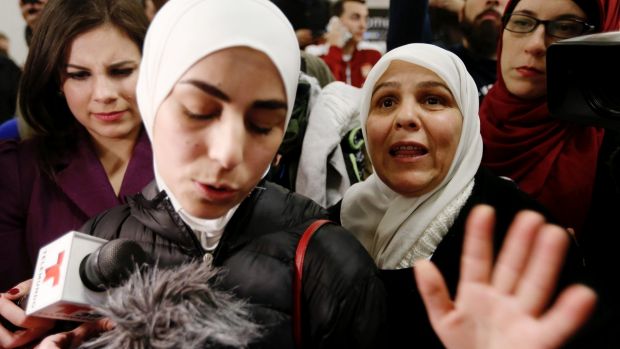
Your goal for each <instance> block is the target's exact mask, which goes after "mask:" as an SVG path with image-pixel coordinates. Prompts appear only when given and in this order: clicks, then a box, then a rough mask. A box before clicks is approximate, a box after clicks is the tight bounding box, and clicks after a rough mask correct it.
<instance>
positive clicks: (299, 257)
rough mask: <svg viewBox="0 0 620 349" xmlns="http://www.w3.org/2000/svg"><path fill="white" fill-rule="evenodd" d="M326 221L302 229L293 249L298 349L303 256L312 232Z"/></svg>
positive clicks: (295, 329)
mask: <svg viewBox="0 0 620 349" xmlns="http://www.w3.org/2000/svg"><path fill="white" fill-rule="evenodd" d="M326 223H331V222H330V221H329V220H327V219H319V220H317V221H314V222H313V223H312V224H310V226H309V227H308V228H307V229H306V231H304V234H303V235H302V236H301V239H299V243H298V244H297V250H296V251H295V280H293V336H294V338H295V345H296V346H297V348H298V349H300V348H301V285H302V284H301V277H302V273H303V268H304V257H305V255H306V248H308V243H309V242H310V239H311V238H312V235H314V233H315V232H316V231H317V230H318V229H319V228H320V227H321V226H323V225H324V224H326Z"/></svg>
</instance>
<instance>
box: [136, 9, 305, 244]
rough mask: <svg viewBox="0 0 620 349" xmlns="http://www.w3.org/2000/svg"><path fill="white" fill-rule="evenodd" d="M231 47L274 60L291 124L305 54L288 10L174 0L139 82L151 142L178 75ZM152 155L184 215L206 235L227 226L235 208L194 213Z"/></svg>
mask: <svg viewBox="0 0 620 349" xmlns="http://www.w3.org/2000/svg"><path fill="white" fill-rule="evenodd" d="M231 47H249V48H252V49H255V50H257V51H260V52H263V53H264V54H266V55H267V56H268V57H269V58H270V59H271V61H272V62H273V64H274V65H275V67H276V68H277V70H278V72H279V73H280V77H281V78H282V81H283V83H284V87H285V91H286V97H287V104H288V109H287V114H286V123H285V128H286V125H288V122H289V120H290V117H291V113H292V111H293V104H294V101H295V92H296V89H297V80H298V77H299V68H300V53H299V45H298V43H297V38H296V36H295V32H294V30H293V27H292V26H291V24H290V23H289V21H288V20H287V19H286V17H285V16H284V14H282V12H281V11H280V10H279V9H278V8H277V7H276V6H275V5H274V4H272V3H271V2H270V1H268V0H171V1H169V2H168V3H167V4H166V5H164V7H163V8H162V9H161V10H160V11H159V12H158V13H157V15H156V16H155V19H154V20H153V22H152V23H151V25H150V27H149V30H148V32H147V35H146V39H145V43H144V50H143V56H142V63H141V65H140V74H139V78H138V85H137V100H138V107H139V108H140V113H141V115H142V120H143V122H144V126H145V128H146V131H147V133H148V135H149V138H151V141H153V125H154V124H155V116H156V114H157V111H158V109H159V106H160V105H161V104H162V102H163V101H164V100H165V99H166V97H167V96H168V95H169V93H170V92H171V90H172V88H173V87H174V85H175V84H176V82H177V81H178V80H179V78H181V76H182V75H183V74H184V73H185V72H186V71H187V70H188V69H189V68H190V67H192V66H193V65H194V64H195V63H197V62H198V61H200V60H201V59H202V58H204V57H205V56H207V55H209V54H211V53H214V52H216V51H219V50H222V49H226V48H231ZM153 159H154V166H155V180H156V181H157V185H158V187H159V188H160V189H161V190H165V191H166V192H167V193H168V196H169V197H170V200H171V202H172V204H173V205H174V207H175V209H177V211H178V212H179V213H180V215H181V217H182V218H183V220H184V221H185V222H186V223H188V225H189V226H190V227H192V228H193V229H194V230H200V231H202V232H203V233H204V232H206V233H207V235H213V233H215V234H217V233H220V232H221V231H223V229H224V227H225V225H226V224H227V222H228V220H229V219H230V218H231V217H232V214H233V213H234V210H235V209H236V208H234V209H231V210H230V211H229V212H228V213H227V214H225V215H224V216H223V217H220V218H219V219H214V220H205V219H200V218H198V217H192V216H190V215H189V214H188V213H187V212H184V211H183V209H182V207H181V206H180V203H179V202H178V200H177V199H176V198H175V197H174V194H173V193H172V192H171V191H170V190H169V189H168V186H167V185H166V183H165V182H164V181H163V179H162V178H161V176H160V175H159V171H158V165H157V164H158V154H157V152H154V154H153Z"/></svg>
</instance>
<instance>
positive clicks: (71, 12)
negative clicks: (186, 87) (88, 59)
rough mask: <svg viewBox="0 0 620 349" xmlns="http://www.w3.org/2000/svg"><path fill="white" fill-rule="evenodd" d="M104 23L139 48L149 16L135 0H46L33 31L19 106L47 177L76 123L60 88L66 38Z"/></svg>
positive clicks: (68, 145) (67, 145)
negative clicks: (35, 142) (114, 28)
mask: <svg viewBox="0 0 620 349" xmlns="http://www.w3.org/2000/svg"><path fill="white" fill-rule="evenodd" d="M104 24H110V25H112V26H114V27H116V28H118V29H119V30H120V31H122V32H123V33H125V34H126V35H127V36H128V37H129V39H131V41H133V42H134V43H135V44H136V45H137V46H138V48H139V49H140V51H142V44H143V43H144V37H145V35H146V28H147V27H148V19H147V18H146V15H145V13H144V9H143V8H142V7H140V3H139V2H138V1H135V0H87V1H85V0H55V1H50V2H49V3H48V4H47V5H46V6H45V8H44V9H43V13H42V14H41V19H40V20H39V23H38V25H37V30H35V32H34V36H33V38H32V42H31V45H30V49H29V52H28V58H27V59H26V64H25V66H24V73H23V75H22V78H21V82H20V85H19V107H20V108H21V112H22V114H23V117H24V119H25V121H26V122H27V123H28V125H29V126H30V127H32V129H33V131H34V133H35V137H37V142H38V147H37V148H38V154H37V157H38V161H39V165H40V166H41V170H43V171H44V172H45V173H46V174H47V175H49V176H50V177H52V178H53V177H54V169H53V164H54V162H55V161H56V160H57V159H59V158H61V157H62V156H63V155H64V154H66V152H67V151H68V150H69V149H71V147H73V146H74V145H75V143H76V138H77V137H76V134H77V131H78V130H80V127H81V126H80V125H79V123H78V122H77V120H76V119H75V117H74V116H73V114H72V113H71V111H70V110H69V106H68V105H67V101H66V100H65V98H64V96H62V95H61V93H60V85H61V82H62V74H63V71H64V69H65V65H66V62H67V59H68V57H67V55H68V52H69V49H70V47H71V43H72V42H73V40H74V39H75V38H76V37H77V36H78V35H80V34H83V33H85V32H87V31H90V30H93V29H95V28H97V27H100V26H102V25H104ZM93 54H96V53H93Z"/></svg>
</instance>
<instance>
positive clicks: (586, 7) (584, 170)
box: [480, 0, 604, 232]
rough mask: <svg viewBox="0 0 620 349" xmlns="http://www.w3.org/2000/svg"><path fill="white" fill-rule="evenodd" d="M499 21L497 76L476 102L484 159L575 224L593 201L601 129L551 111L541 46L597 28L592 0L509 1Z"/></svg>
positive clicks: (578, 227) (574, 226)
mask: <svg viewBox="0 0 620 349" xmlns="http://www.w3.org/2000/svg"><path fill="white" fill-rule="evenodd" d="M503 22H504V31H503V35H502V37H501V39H500V43H499V45H498V57H499V59H498V74H497V75H498V81H497V82H496V83H495V85H494V87H493V88H492V89H491V90H490V91H489V94H488V95H487V96H486V97H485V99H484V102H483V104H482V106H481V109H480V118H481V133H482V137H483V141H484V155H483V159H482V163H483V165H485V166H487V167H488V168H490V169H491V170H492V171H494V172H495V173H496V174H497V175H500V176H506V177H509V178H511V179H512V180H514V181H515V182H516V183H517V184H518V185H519V187H520V188H521V189H522V190H523V191H525V192H527V193H528V194H530V195H531V196H533V197H534V198H535V199H537V200H538V201H539V202H541V203H542V204H543V205H545V206H546V207H547V208H548V209H549V210H550V211H551V213H552V214H553V216H554V217H555V218H556V219H557V220H558V222H559V223H560V224H561V225H563V226H565V227H566V228H572V229H574V230H575V231H577V232H579V231H580V230H581V229H582V228H583V224H584V222H585V220H586V216H587V214H588V210H589V208H590V204H591V198H592V193H593V190H594V189H593V188H594V183H595V177H596V167H597V160H598V156H599V149H600V147H601V144H602V140H603V134H604V131H603V130H602V129H599V128H594V127H584V126H580V125H575V124H571V123H569V122H566V121H561V120H558V119H555V118H552V117H551V116H550V113H549V110H548V108H547V81H546V78H547V77H546V51H547V48H548V47H549V45H550V44H552V43H553V42H555V41H558V40H561V39H565V38H570V37H575V36H578V35H582V34H586V33H592V32H597V31H600V29H601V15H600V9H599V6H598V2H595V1H592V0H555V1H540V0H521V1H518V0H517V1H511V2H510V3H508V5H507V6H506V11H505V12H504V21H503ZM541 24H542V25H541Z"/></svg>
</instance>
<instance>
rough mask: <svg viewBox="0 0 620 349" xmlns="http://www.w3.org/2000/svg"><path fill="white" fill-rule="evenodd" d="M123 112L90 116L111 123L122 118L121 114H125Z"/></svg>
mask: <svg viewBox="0 0 620 349" xmlns="http://www.w3.org/2000/svg"><path fill="white" fill-rule="evenodd" d="M125 111H126V110H118V111H113V112H107V113H92V115H93V116H94V117H96V118H97V119H99V120H101V121H106V122H111V121H116V120H118V119H120V118H121V117H123V114H125Z"/></svg>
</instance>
